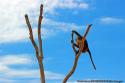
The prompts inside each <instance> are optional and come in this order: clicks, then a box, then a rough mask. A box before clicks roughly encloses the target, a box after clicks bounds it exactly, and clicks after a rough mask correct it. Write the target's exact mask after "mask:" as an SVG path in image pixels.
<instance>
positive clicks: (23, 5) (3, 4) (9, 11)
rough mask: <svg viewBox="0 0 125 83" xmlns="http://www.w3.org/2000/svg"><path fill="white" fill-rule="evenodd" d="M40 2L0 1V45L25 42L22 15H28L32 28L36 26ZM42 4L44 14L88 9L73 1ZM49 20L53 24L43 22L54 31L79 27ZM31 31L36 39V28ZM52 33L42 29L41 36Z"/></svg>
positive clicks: (63, 0)
mask: <svg viewBox="0 0 125 83" xmlns="http://www.w3.org/2000/svg"><path fill="white" fill-rule="evenodd" d="M40 2H41V3H42V0H38V1H34V0H30V1H29V0H14V1H11V2H10V1H9V0H4V1H0V12H1V13H0V18H1V20H0V28H1V29H0V40H1V41H0V43H8V42H20V41H27V39H29V34H28V33H29V32H28V29H27V26H26V23H25V19H24V15H25V13H28V14H29V17H30V20H31V24H32V25H33V26H34V25H36V23H37V19H38V14H39V6H40V4H41V3H40ZM43 3H44V6H45V8H44V13H46V12H48V13H50V12H51V11H54V10H55V9H56V8H68V9H73V8H82V9H87V8H88V7H89V5H88V4H87V3H84V2H82V3H80V2H78V1H75V0H54V1H52V0H46V1H44V2H43ZM29 4H30V5H29ZM35 12H36V14H35ZM54 12H55V11H54ZM50 20H51V22H52V23H54V24H52V23H46V22H44V21H43V22H44V23H46V25H47V24H48V26H50V27H52V28H53V27H55V29H61V30H62V31H67V30H69V29H71V27H74V28H75V27H77V26H78V27H79V25H75V24H74V23H65V22H56V21H53V20H52V19H50ZM34 21H35V22H34ZM35 27H36V26H35ZM58 27H59V28H58ZM33 31H34V33H35V35H34V36H35V37H36V34H37V33H36V32H37V30H36V28H33ZM54 31H55V30H54ZM54 33H55V32H53V30H51V29H50V28H48V29H47V28H44V27H43V30H42V35H43V37H44V38H46V37H49V36H51V35H52V34H54ZM50 34H51V35H50Z"/></svg>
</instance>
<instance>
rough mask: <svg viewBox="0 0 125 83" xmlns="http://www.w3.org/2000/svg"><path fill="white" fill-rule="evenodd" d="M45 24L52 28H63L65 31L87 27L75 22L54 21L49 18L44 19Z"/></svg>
mask: <svg viewBox="0 0 125 83" xmlns="http://www.w3.org/2000/svg"><path fill="white" fill-rule="evenodd" d="M43 26H46V28H49V29H50V30H52V29H54V31H55V30H61V31H64V32H67V31H71V30H73V29H74V30H76V29H78V30H80V29H83V28H85V26H80V25H77V24H75V23H65V22H59V21H54V20H51V19H48V18H45V19H43Z"/></svg>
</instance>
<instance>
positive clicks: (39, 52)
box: [25, 5, 45, 83]
mask: <svg viewBox="0 0 125 83" xmlns="http://www.w3.org/2000/svg"><path fill="white" fill-rule="evenodd" d="M42 14H43V5H41V6H40V15H39V20H38V41H39V45H37V44H36V42H35V40H34V37H33V31H32V26H31V24H30V21H29V18H28V15H27V14H26V15H25V20H26V24H27V26H28V29H29V38H30V40H31V42H32V45H33V47H34V49H35V51H36V58H37V60H38V64H39V68H40V77H41V83H45V74H44V66H43V52H42V39H41V22H42V18H43V17H42Z"/></svg>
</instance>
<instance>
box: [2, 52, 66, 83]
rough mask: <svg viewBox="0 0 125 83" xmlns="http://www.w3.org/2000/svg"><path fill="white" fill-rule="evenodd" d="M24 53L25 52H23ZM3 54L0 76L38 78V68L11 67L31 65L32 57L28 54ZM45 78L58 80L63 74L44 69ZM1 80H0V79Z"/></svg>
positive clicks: (5, 77) (6, 77)
mask: <svg viewBox="0 0 125 83" xmlns="http://www.w3.org/2000/svg"><path fill="white" fill-rule="evenodd" d="M24 55H25V54H24ZM24 55H18V56H17V55H11V56H8V55H5V56H1V57H0V61H1V62H0V73H1V75H0V77H4V78H3V81H4V79H8V81H9V79H12V78H18V79H22V78H34V79H37V78H39V77H40V76H39V69H31V68H30V69H29V68H28V67H25V69H24V68H21V69H20V68H18V69H17V68H12V67H11V66H13V65H18V66H20V65H24V64H27V65H31V63H32V62H31V61H33V59H32V58H31V57H29V56H28V55H25V56H24ZM45 75H46V79H47V80H60V79H63V77H64V75H62V74H59V73H55V72H52V71H45ZM0 82H1V81H0Z"/></svg>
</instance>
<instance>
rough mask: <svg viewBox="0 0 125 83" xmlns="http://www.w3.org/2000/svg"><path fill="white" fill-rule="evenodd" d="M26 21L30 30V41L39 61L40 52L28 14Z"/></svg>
mask: <svg viewBox="0 0 125 83" xmlns="http://www.w3.org/2000/svg"><path fill="white" fill-rule="evenodd" d="M25 20H26V24H27V26H28V29H29V38H30V40H31V42H32V44H33V46H34V48H35V51H36V57H37V59H39V50H38V47H37V44H36V42H35V41H34V37H33V32H32V27H31V24H30V21H29V18H28V15H27V14H26V15H25Z"/></svg>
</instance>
